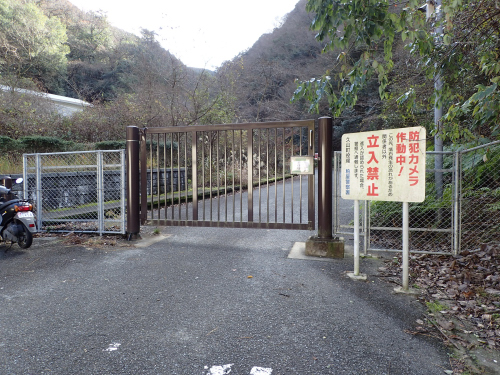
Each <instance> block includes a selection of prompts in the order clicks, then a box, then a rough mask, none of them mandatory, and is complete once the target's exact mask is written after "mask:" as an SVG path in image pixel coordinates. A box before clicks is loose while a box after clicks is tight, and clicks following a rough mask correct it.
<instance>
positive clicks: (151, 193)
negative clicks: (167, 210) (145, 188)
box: [149, 134, 155, 219]
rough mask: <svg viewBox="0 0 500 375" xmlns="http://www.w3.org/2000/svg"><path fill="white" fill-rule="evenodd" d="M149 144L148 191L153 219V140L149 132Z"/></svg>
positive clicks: (152, 217)
mask: <svg viewBox="0 0 500 375" xmlns="http://www.w3.org/2000/svg"><path fill="white" fill-rule="evenodd" d="M150 140H151V142H150V145H149V160H150V162H151V164H150V166H149V189H150V191H149V193H150V196H151V202H150V203H151V219H154V218H155V206H154V191H153V168H154V166H153V140H154V137H153V135H152V134H151V137H150Z"/></svg>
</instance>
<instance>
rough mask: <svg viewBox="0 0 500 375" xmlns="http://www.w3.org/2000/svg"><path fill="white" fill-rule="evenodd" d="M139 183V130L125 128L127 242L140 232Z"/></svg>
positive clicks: (131, 127)
mask: <svg viewBox="0 0 500 375" xmlns="http://www.w3.org/2000/svg"><path fill="white" fill-rule="evenodd" d="M139 181H140V175H139V128H138V127H137V126H127V233H128V239H129V240H130V239H131V238H132V236H134V235H137V234H138V233H139V231H140V230H141V224H140V216H139V215H140V206H139Z"/></svg>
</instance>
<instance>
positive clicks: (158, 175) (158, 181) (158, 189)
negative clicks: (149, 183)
mask: <svg viewBox="0 0 500 375" xmlns="http://www.w3.org/2000/svg"><path fill="white" fill-rule="evenodd" d="M156 142H157V144H156V194H157V196H158V212H157V215H158V219H160V211H161V208H160V200H161V199H160V198H161V168H160V134H158V135H157V136H156ZM152 162H153V161H151V163H152ZM152 171H153V168H151V172H152ZM151 207H152V206H151Z"/></svg>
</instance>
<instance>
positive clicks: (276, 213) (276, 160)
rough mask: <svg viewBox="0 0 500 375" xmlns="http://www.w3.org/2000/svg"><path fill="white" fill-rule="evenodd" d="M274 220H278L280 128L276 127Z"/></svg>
mask: <svg viewBox="0 0 500 375" xmlns="http://www.w3.org/2000/svg"><path fill="white" fill-rule="evenodd" d="M274 222H275V223H277V222H278V128H274Z"/></svg>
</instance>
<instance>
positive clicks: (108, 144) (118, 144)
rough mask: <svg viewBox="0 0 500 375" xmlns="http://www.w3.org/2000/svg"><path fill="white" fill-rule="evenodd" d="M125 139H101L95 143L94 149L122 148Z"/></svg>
mask: <svg viewBox="0 0 500 375" xmlns="http://www.w3.org/2000/svg"><path fill="white" fill-rule="evenodd" d="M126 145H127V141H102V142H97V143H96V144H95V146H94V147H95V149H96V150H123V149H125V147H126Z"/></svg>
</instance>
